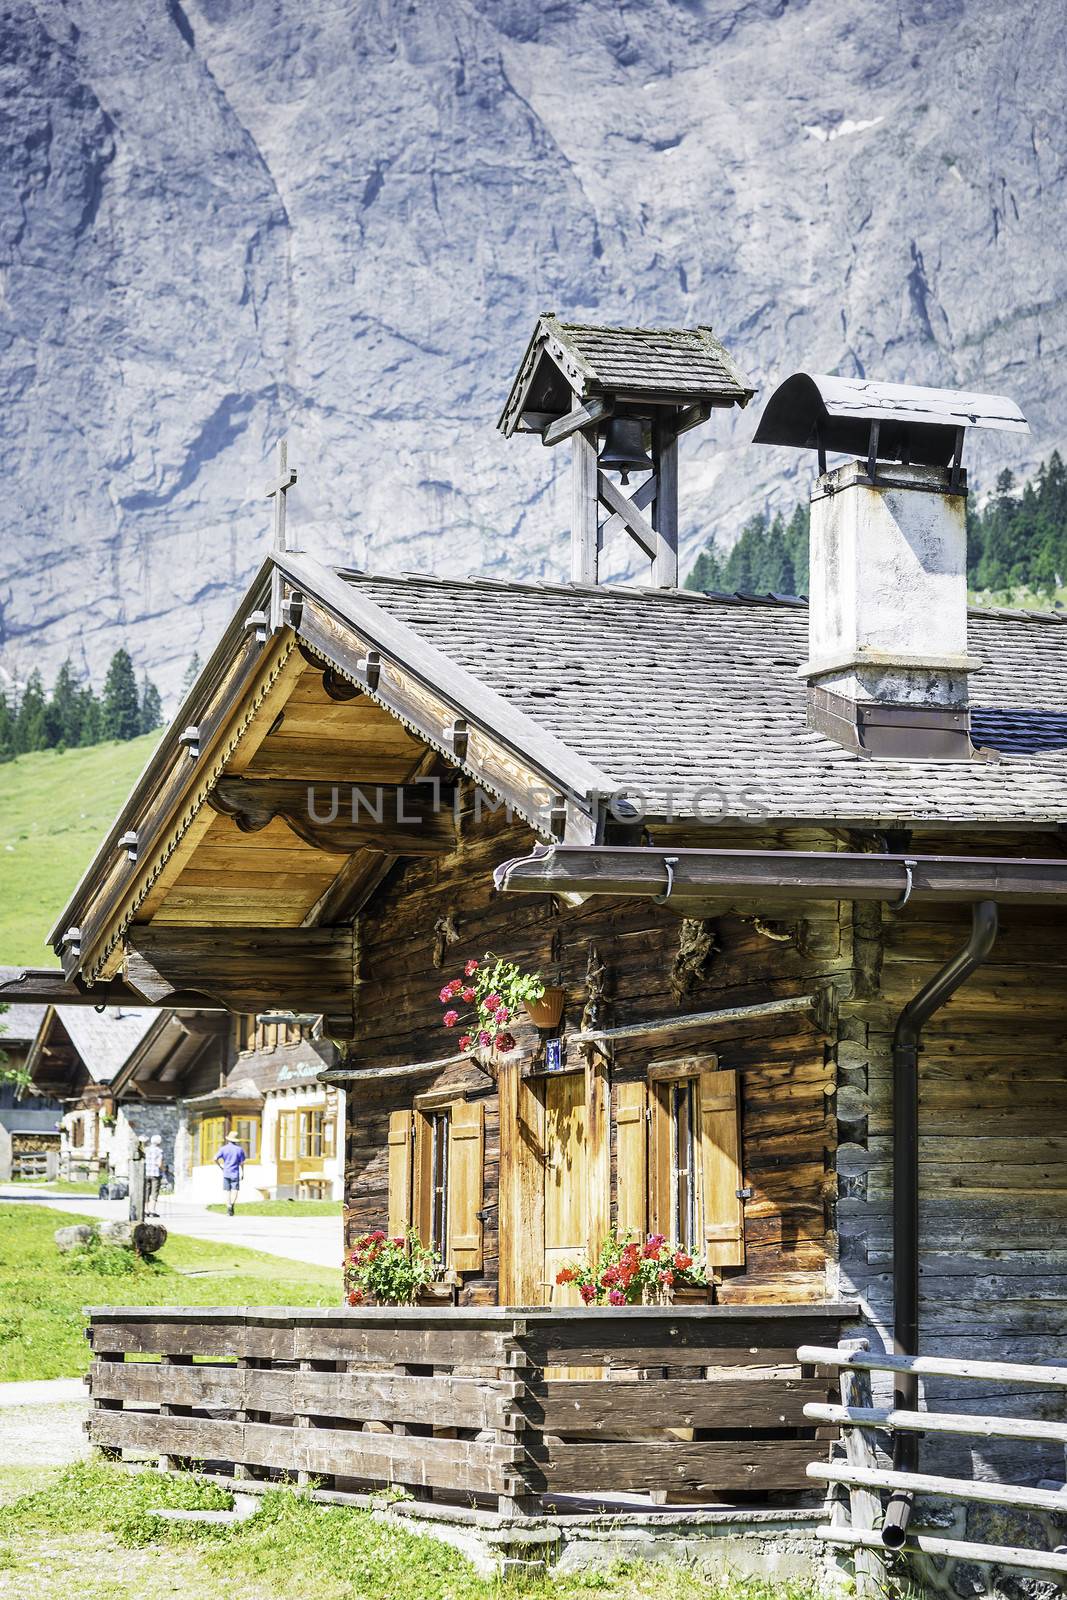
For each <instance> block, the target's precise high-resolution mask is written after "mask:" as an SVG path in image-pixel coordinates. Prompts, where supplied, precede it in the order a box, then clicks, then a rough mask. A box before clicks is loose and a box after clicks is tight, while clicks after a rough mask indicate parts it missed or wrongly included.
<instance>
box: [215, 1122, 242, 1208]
mask: <svg viewBox="0 0 1067 1600" xmlns="http://www.w3.org/2000/svg"><path fill="white" fill-rule="evenodd" d="M244 1164H245V1153H244V1151H243V1150H242V1149H241V1144H240V1140H239V1139H238V1137H237V1135H236V1134H235V1133H228V1134H227V1135H226V1141H225V1143H224V1144H223V1146H222V1149H221V1150H220V1151H219V1153H218V1155H217V1156H216V1157H215V1165H216V1166H217V1167H221V1168H222V1190H223V1193H224V1195H225V1196H226V1215H227V1216H228V1217H232V1216H233V1208H234V1206H235V1205H236V1203H237V1191H238V1189H239V1188H240V1187H241V1168H242V1167H243V1166H244Z"/></svg>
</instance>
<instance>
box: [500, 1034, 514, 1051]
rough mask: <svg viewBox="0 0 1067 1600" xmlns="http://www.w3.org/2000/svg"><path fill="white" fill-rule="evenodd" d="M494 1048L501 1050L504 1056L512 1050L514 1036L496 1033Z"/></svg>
mask: <svg viewBox="0 0 1067 1600" xmlns="http://www.w3.org/2000/svg"><path fill="white" fill-rule="evenodd" d="M496 1047H497V1049H498V1050H503V1052H504V1054H505V1055H506V1054H507V1052H508V1051H509V1050H514V1048H515V1035H514V1034H513V1033H498V1034H497V1036H496Z"/></svg>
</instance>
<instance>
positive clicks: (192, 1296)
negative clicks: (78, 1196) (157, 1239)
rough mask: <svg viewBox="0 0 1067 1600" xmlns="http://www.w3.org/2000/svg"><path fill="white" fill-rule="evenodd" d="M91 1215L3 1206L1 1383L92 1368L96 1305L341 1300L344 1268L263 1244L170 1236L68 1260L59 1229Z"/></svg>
mask: <svg viewBox="0 0 1067 1600" xmlns="http://www.w3.org/2000/svg"><path fill="white" fill-rule="evenodd" d="M84 1221H85V1218H84V1217H76V1216H71V1215H70V1214H69V1213H67V1212H64V1211H59V1210H53V1209H52V1208H51V1207H45V1206H33V1205H28V1204H26V1202H25V1201H21V1200H19V1201H12V1202H9V1203H8V1204H6V1205H5V1204H0V1382H9V1383H10V1382H16V1381H19V1380H23V1379H29V1378H76V1377H79V1376H80V1375H81V1374H82V1373H83V1372H84V1371H85V1370H86V1368H87V1366H88V1362H89V1346H88V1344H87V1343H86V1340H85V1335H84V1327H85V1316H84V1307H85V1306H87V1305H108V1304H112V1305H134V1306H138V1305H140V1306H180V1305H185V1306H204V1305H210V1306H237V1305H246V1306H247V1305H282V1306H284V1305H289V1306H333V1305H338V1304H339V1303H340V1297H341V1272H340V1267H338V1269H337V1271H332V1270H331V1269H330V1268H328V1267H313V1266H308V1265H306V1264H305V1263H303V1262H299V1261H292V1262H289V1261H282V1260H279V1258H278V1257H277V1256H268V1255H263V1254H261V1253H260V1252H259V1251H258V1250H242V1249H240V1248H238V1247H237V1246H234V1245H227V1244H225V1243H221V1242H220V1243H218V1244H214V1243H205V1242H204V1241H202V1240H200V1239H183V1238H180V1237H178V1236H177V1235H175V1234H171V1236H170V1238H169V1239H168V1240H167V1243H166V1244H165V1245H164V1247H163V1250H162V1252H161V1254H160V1255H159V1256H158V1257H157V1258H155V1259H154V1260H145V1261H140V1260H137V1259H136V1258H132V1259H131V1257H130V1255H129V1254H128V1252H126V1251H112V1250H100V1251H94V1252H86V1254H85V1256H84V1257H83V1258H82V1259H73V1260H72V1259H71V1258H70V1257H68V1256H61V1255H60V1253H59V1251H58V1250H57V1249H56V1246H55V1242H54V1240H53V1237H52V1235H53V1234H54V1232H55V1230H56V1229H57V1228H63V1227H66V1226H68V1224H71V1223H80V1222H84Z"/></svg>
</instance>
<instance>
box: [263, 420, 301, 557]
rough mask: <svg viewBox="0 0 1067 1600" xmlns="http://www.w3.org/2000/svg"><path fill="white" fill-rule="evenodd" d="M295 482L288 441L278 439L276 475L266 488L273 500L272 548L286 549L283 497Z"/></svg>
mask: <svg viewBox="0 0 1067 1600" xmlns="http://www.w3.org/2000/svg"><path fill="white" fill-rule="evenodd" d="M295 482H296V472H295V470H294V469H293V468H292V467H290V465H289V442H288V440H287V439H279V440H278V476H277V478H276V479H275V480H274V482H273V483H272V484H271V485H270V486H269V487H268V489H267V499H268V500H273V501H274V549H275V550H288V548H289V546H288V544H287V543H286V538H285V497H286V495H287V494H288V493H289V490H290V489H291V488H292V487H293V484H294V483H295Z"/></svg>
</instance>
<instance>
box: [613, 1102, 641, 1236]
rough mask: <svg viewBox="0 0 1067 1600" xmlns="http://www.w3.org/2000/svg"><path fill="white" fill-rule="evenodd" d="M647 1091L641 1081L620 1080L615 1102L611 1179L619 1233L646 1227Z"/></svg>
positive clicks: (637, 1232)
mask: <svg viewBox="0 0 1067 1600" xmlns="http://www.w3.org/2000/svg"><path fill="white" fill-rule="evenodd" d="M647 1104H648V1094H647V1092H646V1089H645V1086H644V1084H643V1083H620V1084H619V1087H618V1099H617V1101H616V1106H615V1129H616V1133H615V1138H616V1145H615V1163H616V1167H615V1181H616V1189H617V1192H618V1229H619V1232H620V1234H625V1233H636V1234H638V1235H640V1236H641V1237H642V1238H643V1237H644V1235H645V1232H646V1231H647V1228H648V1133H647V1130H646V1127H645V1121H646V1116H645V1112H646V1107H647Z"/></svg>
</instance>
